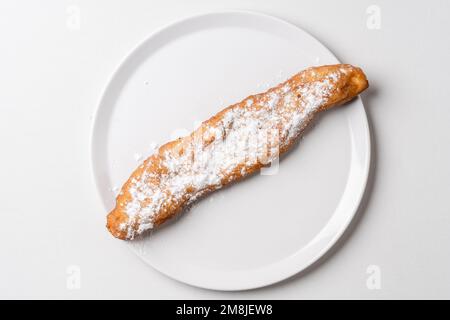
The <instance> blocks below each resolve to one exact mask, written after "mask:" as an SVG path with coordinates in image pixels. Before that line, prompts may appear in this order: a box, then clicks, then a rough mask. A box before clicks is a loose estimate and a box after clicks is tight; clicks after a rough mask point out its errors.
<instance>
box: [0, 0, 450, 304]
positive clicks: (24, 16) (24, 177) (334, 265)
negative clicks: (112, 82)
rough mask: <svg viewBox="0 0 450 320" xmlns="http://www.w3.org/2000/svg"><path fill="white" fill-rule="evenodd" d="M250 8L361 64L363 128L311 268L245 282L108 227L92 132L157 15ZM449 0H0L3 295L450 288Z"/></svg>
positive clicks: (252, 294) (309, 293)
mask: <svg viewBox="0 0 450 320" xmlns="http://www.w3.org/2000/svg"><path fill="white" fill-rule="evenodd" d="M223 9H245V10H255V11H259V12H263V13H267V14H272V15H274V16H277V17H280V18H283V19H285V20H287V21H290V22H292V23H295V24H296V25H298V26H300V27H302V28H303V29H305V30H306V31H309V32H310V33H311V34H313V35H314V36H315V37H317V38H318V39H319V40H320V41H321V42H323V43H324V44H325V45H326V46H328V47H329V48H330V49H331V50H332V51H333V52H334V53H335V54H336V55H337V56H338V58H339V59H340V60H341V61H343V62H348V63H352V64H355V65H359V66H362V67H363V68H364V70H365V72H366V73H367V75H368V77H369V80H370V84H371V87H370V89H369V91H368V92H366V93H365V94H364V95H363V100H364V104H365V106H366V110H367V113H368V115H369V120H370V124H371V129H372V132H373V136H372V139H373V142H374V143H373V144H374V145H373V150H372V153H373V159H372V173H371V177H370V181H369V185H368V190H367V193H366V196H365V198H364V201H363V204H362V207H361V210H360V212H359V214H358V217H357V219H356V220H355V221H354V223H353V225H352V227H351V228H350V230H349V231H348V232H347V233H346V234H345V236H344V237H343V239H341V241H340V242H339V244H338V245H337V246H336V247H335V248H334V249H333V250H332V252H330V253H329V254H327V255H326V257H325V259H322V260H321V261H320V262H319V263H318V264H316V265H314V266H313V267H312V268H310V269H309V270H308V271H307V272H304V273H302V274H301V275H299V276H296V277H294V278H291V279H289V280H287V281H284V282H282V283H280V284H277V285H273V286H270V287H266V288H262V289H258V290H252V291H245V292H218V291H209V290H203V289H197V288H194V287H190V286H188V285H184V284H182V283H179V282H176V281H174V280H171V279H169V278H167V277H165V276H163V275H161V274H159V273H158V272H157V271H155V270H153V269H151V268H150V267H148V266H147V265H146V264H144V263H143V262H142V261H141V260H140V259H139V258H137V257H136V256H135V255H134V254H133V253H132V252H131V251H130V250H129V249H128V248H127V247H126V246H125V245H124V244H122V243H121V242H119V241H117V240H115V239H113V238H112V237H111V236H110V235H109V234H108V232H106V231H105V229H104V224H105V218H104V210H103V207H102V205H101V203H100V199H99V197H98V196H97V192H96V190H95V187H94V183H93V178H92V174H91V168H90V158H89V155H90V152H89V137H90V130H91V125H92V119H93V118H92V115H93V113H94V111H95V108H96V106H97V104H98V100H99V97H100V94H101V92H102V90H103V88H104V86H105V85H106V82H107V80H108V78H109V77H110V75H111V74H112V72H113V71H114V70H115V68H116V67H117V65H118V63H119V62H120V61H122V59H123V58H124V56H125V55H126V54H127V53H128V52H129V51H130V50H131V49H132V48H134V47H135V45H136V44H137V43H139V42H140V41H142V40H143V39H144V38H146V36H148V35H149V34H150V33H151V32H152V31H153V30H155V29H156V28H158V27H160V26H162V25H165V24H167V23H169V22H172V21H175V20H178V19H180V18H184V17H187V16H190V15H193V14H197V13H204V12H211V11H217V10H223ZM449 9H450V3H449V2H448V1H445V0H441V1H438V0H434V1H428V2H427V3H424V2H419V1H417V2H412V1H387V0H386V1H380V0H378V1H372V0H371V1H366V0H364V1H350V0H347V1H339V2H337V1H332V0H327V1H325V0H324V1H294V0H292V1H287V0H283V1H280V0H270V1H269V0H268V1H264V2H263V1H256V0H254V1H240V0H230V1H207V0H204V1H200V0H192V1H167V0H164V1H162V0H160V1H154V0H153V1H148V0H147V1H137V0H136V1H128V2H126V3H125V2H123V1H111V0H108V1H106V0H98V1H87V0H86V1H81V0H78V1H76V0H74V1H67V2H62V1H57V0H53V1H52V0H45V1H39V2H37V1H21V2H19V1H12V0H11V1H2V2H1V4H0V39H1V42H0V50H1V51H0V52H1V55H0V57H1V59H0V70H1V72H0V87H1V88H2V89H1V90H0V146H1V166H0V178H1V182H2V183H1V185H0V194H1V201H0V215H1V218H2V220H1V226H2V232H1V233H0V253H1V257H2V258H1V264H0V298H161V299H164V298H203V299H209V298H226V299H228V298H235V299H240V298H255V299H264V298H266V299H271V298H276V299H282V298H287V299H311V298H364V299H366V298H368V299H374V298H447V299H448V298H450V271H449V270H450V253H449V252H450V250H449V249H450V232H449V230H450V201H449V198H450V197H449V190H450V166H449V163H450V148H449V144H450V127H449V124H448V123H449V120H450V108H449V107H448V106H447V105H448V100H449V94H448V89H447V88H446V85H447V82H448V74H449V72H450V62H449V60H448V57H449V53H450V42H449V41H448V40H447V36H446V30H448V29H449V27H450V22H449V21H450V20H449V19H448V17H447V15H448V11H449Z"/></svg>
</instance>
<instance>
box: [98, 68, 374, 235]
mask: <svg viewBox="0 0 450 320" xmlns="http://www.w3.org/2000/svg"><path fill="white" fill-rule="evenodd" d="M367 87H368V82H367V79H366V76H365V75H364V73H363V72H362V70H361V69H359V68H357V67H353V66H351V65H331V66H322V67H315V68H309V69H307V70H304V71H302V72H300V73H298V74H296V75H294V76H293V77H292V78H290V79H288V80H287V81H285V82H284V83H281V84H280V85H278V86H277V87H274V88H272V89H269V90H268V91H266V92H265V93H260V94H256V95H252V96H249V97H247V98H246V99H244V100H243V101H241V102H239V103H237V104H234V105H231V106H229V107H227V108H225V109H223V110H222V111H220V112H219V113H217V114H216V115H214V116H213V117H211V118H210V119H208V120H206V121H204V122H203V123H202V124H201V126H200V127H199V128H198V129H196V130H195V131H194V132H192V133H191V134H190V135H188V136H186V137H183V138H179V139H177V140H174V141H170V142H168V143H166V144H164V145H163V146H161V147H160V148H159V150H158V151H157V152H156V153H155V154H154V155H152V156H150V157H149V158H148V159H146V160H145V161H144V163H143V164H142V165H141V166H139V167H138V168H137V169H136V170H135V171H134V172H133V173H132V175H131V176H130V178H129V179H128V180H127V182H126V183H125V184H124V185H123V187H122V189H121V192H120V194H119V195H118V196H117V199H116V207H115V208H114V209H113V210H112V211H111V213H110V214H109V215H108V217H107V228H108V230H109V231H110V232H111V234H112V235H114V236H115V237H117V238H119V239H132V238H134V236H136V235H138V234H140V233H142V232H143V231H145V230H146V229H149V228H151V227H153V226H159V225H160V224H162V223H163V222H165V221H166V220H168V219H170V218H171V217H173V216H174V215H176V214H177V213H180V212H181V211H183V209H185V208H186V206H187V205H188V204H189V203H191V202H192V201H194V200H195V199H197V198H199V197H201V196H204V195H207V194H208V193H210V192H212V191H214V190H217V189H218V188H220V187H223V186H225V185H227V184H229V183H233V182H236V181H238V180H240V179H242V178H244V177H246V176H248V175H250V174H252V173H254V172H256V171H257V170H259V169H260V168H261V167H263V166H264V165H267V163H266V162H264V161H261V160H260V159H259V158H258V159H256V160H255V161H247V160H245V159H244V158H242V159H241V158H240V159H241V160H240V162H237V163H233V166H232V167H231V168H230V169H228V168H227V170H225V169H223V168H216V167H215V168H213V169H214V170H216V171H215V172H218V173H219V174H218V175H217V176H218V178H220V179H219V180H220V182H214V183H202V184H196V183H194V182H191V181H190V180H189V181H188V182H186V183H185V182H183V183H184V184H183V185H182V189H181V191H179V192H178V189H177V192H175V191H174V188H173V183H172V182H173V180H174V179H177V178H179V177H180V176H183V175H185V176H189V174H191V175H198V172H197V171H198V170H205V166H202V167H200V169H192V168H189V166H196V164H195V161H199V160H198V158H199V154H198V151H196V150H200V151H201V152H203V151H204V152H210V153H214V152H219V151H217V150H216V149H218V148H219V147H217V145H219V143H222V144H223V143H226V142H227V141H229V140H230V139H231V138H230V137H232V135H233V133H234V131H235V130H237V128H235V126H236V123H237V121H241V119H240V118H238V117H242V114H243V113H246V112H247V113H249V114H251V117H257V116H255V115H257V114H258V115H259V114H262V113H263V114H265V115H264V116H265V117H266V118H258V119H256V120H258V121H260V120H261V119H267V115H268V114H270V115H272V114H273V115H275V116H276V117H278V118H279V119H278V120H277V121H272V120H270V121H272V122H273V123H271V127H270V128H271V129H274V128H275V129H276V130H278V132H279V136H277V139H278V140H277V141H276V142H271V143H266V145H265V147H268V148H271V147H273V146H274V145H275V144H276V145H277V147H278V148H279V154H282V153H284V152H286V151H287V150H288V149H289V148H290V147H291V146H292V145H293V144H294V143H295V141H296V139H297V138H298V136H299V135H300V133H301V132H302V131H303V129H304V127H305V126H306V125H307V124H308V123H309V121H310V120H311V119H312V118H313V116H314V114H316V113H317V112H319V111H323V110H326V109H328V108H331V107H333V106H335V105H340V104H343V103H345V102H347V101H349V100H351V99H353V98H354V97H356V96H357V95H358V94H359V93H360V92H362V91H363V90H365V89H366V88H367ZM318 89H320V92H319V90H318ZM273 97H275V98H276V99H273V101H270V99H272V98H273ZM287 98H289V99H287ZM286 101H288V102H286ZM250 102H251V103H250ZM311 106H313V108H312V107H311ZM270 108H272V109H270ZM308 108H310V109H308ZM299 110H300V111H301V112H302V113H299ZM230 114H231V115H234V117H232V116H230ZM298 114H301V115H302V116H301V118H300V120H299V122H298V123H294V125H296V126H298V128H297V127H295V128H294V129H295V130H293V129H292V123H288V122H289V121H291V118H292V116H293V115H298ZM258 117H259V116H258ZM228 118H229V119H228ZM230 119H231V120H230ZM269 119H270V118H269ZM260 122H261V121H260ZM260 122H258V123H260ZM266 122H267V121H266ZM255 123H256V122H255ZM263 126H264V124H263ZM289 126H291V127H289ZM212 130H215V131H214V132H217V130H219V134H215V135H214V134H211V131H212ZM291 131H293V132H291ZM275 132H276V131H275ZM212 146H215V147H214V148H216V149H214V148H213V147H212ZM214 150H216V151H214ZM220 150H223V149H220ZM227 156H229V155H228V154H227ZM181 158H182V159H184V160H183V161H184V162H182V163H181V164H179V163H178V162H177V161H178V160H179V159H181ZM191 158H192V159H191ZM186 159H191V160H192V162H191V163H188V162H186ZM231 160H233V159H231ZM170 161H173V162H174V163H175V164H176V166H175V167H174V168H172V166H173V164H171V163H170ZM186 163H187V164H186ZM177 166H178V167H177ZM224 168H225V167H224ZM222 169H223V170H222ZM186 170H188V171H189V172H188V173H186ZM192 170H194V171H195V170H197V171H195V172H194V171H192ZM217 170H219V171H217ZM208 178H211V177H209V176H208ZM212 178H214V177H212ZM170 179H172V180H170ZM170 186H172V188H170ZM136 190H138V191H136ZM139 192H140V193H139ZM155 193H157V194H158V197H155V196H154V194H155ZM137 198H138V199H137ZM156 202H158V206H156ZM133 206H137V207H136V208H134V207H133ZM149 208H150V209H152V210H153V211H151V210H150V209H149ZM141 209H145V210H147V211H146V212H147V213H146V214H144V213H141V211H140V210H141ZM127 210H128V213H127ZM130 212H131V213H130ZM131 214H133V216H131Z"/></svg>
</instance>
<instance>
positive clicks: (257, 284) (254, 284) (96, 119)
mask: <svg viewBox="0 0 450 320" xmlns="http://www.w3.org/2000/svg"><path fill="white" fill-rule="evenodd" d="M236 14H238V15H252V16H257V17H259V18H263V19H270V20H272V21H274V22H277V23H280V24H284V25H285V26H287V27H290V28H295V29H297V30H298V31H300V32H302V33H304V35H306V36H307V37H308V38H310V39H311V40H312V41H315V42H317V43H319V44H320V45H321V46H322V47H323V49H324V50H325V51H327V52H328V54H329V55H330V56H332V57H333V58H334V59H335V60H336V62H337V63H339V62H340V61H339V59H337V57H336V56H335V55H334V54H333V52H331V50H330V49H328V47H327V46H325V45H324V44H323V43H322V42H321V41H319V40H318V39H317V38H316V37H314V36H313V35H312V34H310V33H309V32H308V31H306V30H304V29H303V28H301V27H299V26H297V25H295V24H294V23H291V22H288V21H286V20H284V19H282V18H278V17H276V16H273V15H271V14H267V13H262V12H258V11H252V10H218V11H209V12H204V13H199V14H195V15H189V16H186V17H184V18H181V19H177V20H172V21H171V22H169V23H166V24H163V25H162V26H160V27H158V28H156V29H155V30H154V31H153V32H151V33H150V34H149V35H148V36H146V37H145V38H144V39H143V40H142V41H140V42H139V43H138V44H137V45H136V46H134V47H133V48H132V49H130V50H129V51H128V53H127V54H126V55H125V56H124V58H122V60H121V61H120V63H119V64H118V65H117V66H116V68H115V69H114V71H113V72H112V73H111V75H110V76H109V77H108V78H107V81H106V84H105V85H104V87H103V89H102V91H101V95H100V98H99V99H98V102H97V104H96V108H95V111H94V114H93V121H92V124H91V128H90V135H89V139H90V140H89V148H90V167H91V168H90V169H91V174H92V175H91V176H92V179H93V182H94V185H95V189H96V193H97V197H98V198H99V200H100V202H101V203H102V206H103V208H104V209H105V211H106V212H108V210H109V209H108V206H107V204H106V201H105V200H104V199H103V198H104V197H102V190H103V188H102V187H101V186H100V185H99V180H98V171H97V169H96V164H95V162H96V148H95V142H96V141H95V136H96V132H97V131H98V127H99V126H100V124H99V123H100V121H101V120H100V116H99V115H100V111H101V109H104V108H105V107H104V105H105V103H104V101H105V98H106V96H107V94H108V91H109V89H110V86H111V84H112V82H113V81H114V79H115V78H116V76H117V75H118V74H119V72H120V71H121V70H122V69H123V68H124V66H125V65H126V64H127V61H128V60H129V59H130V58H132V57H133V55H134V54H135V53H136V52H137V51H138V50H140V49H141V48H143V47H144V46H145V44H146V43H147V42H148V41H151V39H152V38H154V37H155V36H157V35H158V34H160V33H162V32H164V31H165V30H166V29H169V28H173V27H176V26H177V25H178V24H183V23H187V22H189V21H190V20H196V19H202V18H205V17H208V16H211V15H218V16H219V15H220V16H223V15H236ZM355 100H358V101H359V102H360V103H361V107H362V116H363V117H362V120H363V129H364V132H365V140H366V141H365V142H366V145H365V154H366V155H367V156H366V158H365V161H364V163H363V172H362V180H361V182H362V186H361V187H360V189H359V190H358V191H359V193H358V195H357V196H356V199H357V200H355V205H354V208H353V210H352V212H351V214H349V215H348V217H347V219H346V220H345V222H343V223H342V224H341V227H340V229H339V230H338V231H337V232H336V233H335V234H334V236H333V238H332V239H331V240H329V241H328V243H327V245H325V246H323V248H322V249H321V250H320V251H318V252H317V253H316V254H315V255H314V256H313V257H312V258H310V259H309V260H308V261H307V262H306V263H302V264H301V265H300V266H299V267H298V268H293V269H295V270H293V271H292V270H290V271H288V272H284V273H280V275H279V276H278V277H271V279H270V280H261V279H260V280H257V281H255V280H254V281H250V282H249V281H246V283H245V284H243V285H231V286H230V285H225V284H224V285H207V284H204V283H198V282H195V281H192V280H191V279H188V280H186V279H182V278H180V277H177V276H176V275H173V274H171V273H170V272H166V271H165V270H162V269H161V268H159V267H158V266H156V265H155V264H153V263H151V262H149V261H148V260H147V259H145V258H144V257H143V256H142V255H140V254H139V253H137V252H136V250H135V249H134V248H133V246H132V245H130V244H128V245H127V246H128V248H129V249H130V250H131V251H133V253H134V254H136V255H137V256H138V257H139V258H140V259H141V260H143V261H144V262H145V263H146V264H147V265H149V266H151V267H152V268H153V269H155V270H157V271H158V272H159V273H161V274H163V275H165V276H167V277H169V278H171V279H174V280H177V281H179V282H181V283H185V284H189V285H191V286H194V287H198V288H203V289H210V290H218V291H242V290H252V289H257V288H261V287H266V286H269V285H273V284H275V283H278V282H281V281H285V280H287V279H289V278H291V277H293V276H295V275H297V274H300V273H301V272H303V271H304V270H306V269H308V268H309V267H311V266H312V265H313V264H314V263H316V262H317V261H318V260H319V259H320V258H322V257H323V256H324V255H325V254H326V253H327V252H328V251H330V250H331V249H332V248H333V247H334V246H335V245H336V243H337V242H338V240H339V239H340V238H341V237H342V235H343V234H344V233H345V232H346V231H347V230H348V228H349V225H350V224H351V222H352V221H353V220H354V218H355V216H356V215H357V212H358V211H359V209H360V207H361V202H362V199H363V197H364V195H365V193H366V190H367V182H368V178H369V173H370V169H371V158H372V155H371V148H372V146H371V144H372V141H371V131H370V126H369V121H368V117H367V112H366V110H365V107H364V104H363V101H362V99H361V97H360V96H359V95H358V97H357V98H356V99H355ZM347 182H348V179H347ZM333 215H334V214H333ZM325 226H326V225H325ZM325 226H324V227H323V228H325ZM322 230H323V229H322ZM320 232H321V231H319V232H318V233H317V235H318V234H319V233H320ZM311 241H312V240H311ZM300 250H301V249H300ZM297 252H298V251H297ZM280 261H281V260H280ZM291 269H292V268H291ZM274 278H275V279H274Z"/></svg>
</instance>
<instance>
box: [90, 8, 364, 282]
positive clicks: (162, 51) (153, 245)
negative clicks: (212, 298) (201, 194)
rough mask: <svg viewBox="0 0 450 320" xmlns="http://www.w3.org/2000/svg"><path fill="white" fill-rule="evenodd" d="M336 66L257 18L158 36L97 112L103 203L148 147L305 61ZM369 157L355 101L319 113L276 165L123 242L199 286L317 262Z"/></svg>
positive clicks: (221, 19) (292, 33) (340, 226)
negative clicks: (311, 126) (309, 128)
mask: <svg viewBox="0 0 450 320" xmlns="http://www.w3.org/2000/svg"><path fill="white" fill-rule="evenodd" d="M334 63H338V60H337V59H336V58H335V57H334V56H333V54H331V53H330V51H328V50H327V48H325V47H324V46H323V45H322V44H321V43H320V42H318V41H317V40H316V39H314V38H313V37H312V36H311V35H309V34H307V33H306V32H305V31H303V30H301V29H300V28H298V27H296V26H294V25H292V24H289V23H287V22H284V21H282V20H280V19H277V18H274V17H271V16H267V15H263V14H259V13H250V12H221V13H211V14H205V15H200V16H195V17H192V18H188V19H185V20H182V21H180V22H177V23H174V24H171V25H169V26H167V27H165V28H163V29H161V30H159V31H157V32H156V33H154V34H153V35H151V36H150V37H149V38H148V39H147V40H145V41H144V42H143V43H142V44H140V45H139V46H138V47H137V48H136V49H134V50H133V51H132V52H131V54H130V55H128V57H127V58H126V59H125V61H124V62H123V63H122V64H121V65H120V67H119V68H118V70H117V71H116V72H115V73H114V75H113V76H112V79H111V80H110V82H109V84H108V86H107V88H106V90H105V92H104V94H103V97H102V99H101V102H100V105H99V107H98V110H97V114H96V118H95V124H94V128H93V134H92V164H93V172H94V176H95V180H96V184H97V186H98V190H99V193H100V196H101V198H102V200H103V203H104V206H105V208H106V210H107V211H109V210H111V209H112V208H113V205H114V198H115V197H114V194H115V193H116V192H117V189H118V188H119V187H121V185H122V183H123V182H124V181H125V180H126V179H127V178H128V176H129V174H130V173H131V172H132V171H133V169H135V168H136V167H137V165H138V163H139V161H140V160H141V158H145V157H147V156H148V155H150V154H151V152H152V149H154V145H155V143H162V142H166V141H168V140H169V139H172V138H175V137H176V136H179V135H180V134H181V135H182V134H185V133H187V132H189V131H191V130H192V129H193V128H194V126H195V125H196V124H197V123H198V122H199V121H202V120H205V119H207V118H209V117H210V116H211V115H213V114H215V113H216V112H218V111H219V110H221V109H222V108H224V107H225V106H227V105H229V104H231V103H234V102H237V101H240V100H241V99H243V98H245V97H246V96H248V95H250V94H254V93H258V92H262V91H265V90H266V88H268V87H271V86H274V85H276V84H278V83H279V82H281V81H283V80H285V79H287V78H288V77H290V76H292V75H294V74H295V73H297V72H299V71H300V70H302V69H304V68H307V67H309V66H313V65H322V64H334ZM369 153H370V140H369V128H368V124H367V118H366V114H365V111H364V107H363V105H362V102H361V100H360V99H359V98H358V99H355V100H354V101H353V102H351V103H349V104H347V105H346V106H343V107H340V108H335V109H333V110H330V111H328V112H325V113H324V114H323V116H321V117H320V119H319V121H317V122H316V125H314V127H313V128H312V129H311V130H309V132H308V133H307V134H306V135H305V137H304V139H303V140H302V141H301V142H300V144H299V146H298V147H296V148H295V150H293V152H291V153H289V154H288V155H287V156H286V157H285V158H284V159H283V160H282V161H281V162H280V166H279V167H278V170H276V169H275V167H274V169H273V170H271V171H270V172H268V173H269V174H267V175H256V176H254V177H251V178H249V179H247V180H245V181H243V182H241V183H239V184H236V185H234V186H232V187H230V188H227V189H225V190H221V191H219V192H216V193H215V194H213V195H212V196H210V197H207V198H206V199H203V200H202V201H200V202H199V203H198V204H196V205H195V206H194V207H193V208H192V209H191V210H190V211H189V212H187V213H184V214H183V215H181V216H180V217H179V218H177V219H176V220H177V221H172V222H171V223H168V224H167V225H165V226H164V227H162V228H160V229H159V230H156V231H154V232H153V233H152V234H150V235H148V236H147V237H145V238H143V239H139V240H136V241H132V242H130V246H131V247H132V249H133V250H134V251H135V252H136V254H137V255H139V256H140V257H141V258H142V259H144V260H145V261H146V262H147V263H148V264H149V265H151V266H152V267H154V268H155V269H157V270H159V271H160V272H162V273H164V274H166V275H167V276H169V277H172V278H174V279H177V280H179V281H182V282H185V283H188V284H191V285H194V286H198V287H203V288H210V289H218V290H243V289H251V288H257V287H262V286H266V285H269V284H272V283H275V282H278V281H281V280H283V279H286V278H288V277H290V276H292V275H294V274H296V273H298V272H299V271H301V270H303V269H305V268H306V267H308V266H309V265H311V264H312V263H313V262H314V261H316V260H317V259H318V258H320V257H321V256H322V255H323V254H324V253H325V252H326V251H327V250H328V249H329V248H330V247H331V246H332V245H333V244H334V243H335V242H336V241H337V239H338V238H339V237H340V235H341V234H342V233H343V232H344V230H345V229H346V228H347V226H348V225H349V223H350V221H351V219H352V217H353V216H354V214H355V212H356V210H357V208H358V205H359V202H360V200H361V197H362V195H363V192H364V188H365V185H366V180H367V176H368V171H369V157H370V154H369ZM136 159H137V160H138V161H136ZM266 173H267V172H266ZM105 216H106V212H105ZM105 232H106V230H105Z"/></svg>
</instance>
